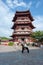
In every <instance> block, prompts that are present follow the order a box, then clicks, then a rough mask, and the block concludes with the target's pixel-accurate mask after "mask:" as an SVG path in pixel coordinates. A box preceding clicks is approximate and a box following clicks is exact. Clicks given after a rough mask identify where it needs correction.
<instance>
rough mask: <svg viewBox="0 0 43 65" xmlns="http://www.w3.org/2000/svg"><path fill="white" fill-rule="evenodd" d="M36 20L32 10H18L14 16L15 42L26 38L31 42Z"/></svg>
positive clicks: (13, 35)
mask: <svg viewBox="0 0 43 65" xmlns="http://www.w3.org/2000/svg"><path fill="white" fill-rule="evenodd" d="M33 21H34V19H33V17H32V15H31V13H30V11H29V10H28V11H16V13H15V16H14V17H13V20H12V22H13V23H14V24H13V26H12V29H13V30H14V32H13V33H12V36H11V37H12V38H13V40H14V42H18V41H19V40H23V39H25V40H26V41H27V42H31V36H30V35H31V34H32V29H34V28H35V27H34V26H33V24H32V22H33Z"/></svg>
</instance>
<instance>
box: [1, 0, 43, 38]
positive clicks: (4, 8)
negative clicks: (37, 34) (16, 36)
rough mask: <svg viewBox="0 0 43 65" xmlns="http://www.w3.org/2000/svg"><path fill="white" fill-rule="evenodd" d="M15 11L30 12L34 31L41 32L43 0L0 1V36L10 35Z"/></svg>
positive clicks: (42, 27)
mask: <svg viewBox="0 0 43 65" xmlns="http://www.w3.org/2000/svg"><path fill="white" fill-rule="evenodd" d="M16 10H20V11H21V10H30V12H31V14H32V16H33V18H34V21H33V25H34V26H35V27H36V28H35V29H34V31H36V30H43V0H0V36H5V37H9V36H11V35H12V32H13V30H12V29H11V27H12V26H13V23H12V19H13V17H14V15H15V12H16Z"/></svg>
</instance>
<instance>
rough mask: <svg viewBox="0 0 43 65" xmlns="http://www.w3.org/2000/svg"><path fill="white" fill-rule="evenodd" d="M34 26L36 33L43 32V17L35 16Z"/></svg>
mask: <svg viewBox="0 0 43 65" xmlns="http://www.w3.org/2000/svg"><path fill="white" fill-rule="evenodd" d="M33 24H34V26H35V27H36V28H35V29H34V31H36V30H43V16H35V18H34V22H33Z"/></svg>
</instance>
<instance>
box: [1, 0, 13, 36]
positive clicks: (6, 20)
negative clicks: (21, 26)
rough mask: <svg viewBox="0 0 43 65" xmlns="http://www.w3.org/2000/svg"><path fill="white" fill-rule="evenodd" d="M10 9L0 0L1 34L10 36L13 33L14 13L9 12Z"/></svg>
mask: <svg viewBox="0 0 43 65" xmlns="http://www.w3.org/2000/svg"><path fill="white" fill-rule="evenodd" d="M9 11H10V9H9V8H8V7H7V6H6V5H5V4H4V3H3V2H2V1H1V0H0V36H6V37H9V36H10V34H11V33H12V31H11V29H10V28H11V26H12V22H11V21H12V17H13V13H10V12H9Z"/></svg>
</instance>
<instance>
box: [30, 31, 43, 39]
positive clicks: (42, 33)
mask: <svg viewBox="0 0 43 65" xmlns="http://www.w3.org/2000/svg"><path fill="white" fill-rule="evenodd" d="M31 36H32V37H33V38H36V39H40V38H42V37H43V31H35V32H33V33H32V35H31Z"/></svg>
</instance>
